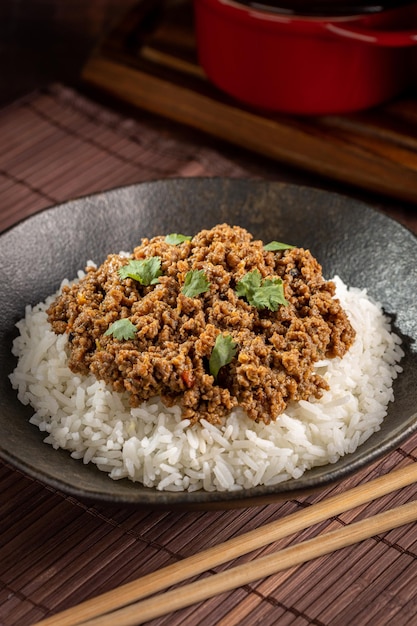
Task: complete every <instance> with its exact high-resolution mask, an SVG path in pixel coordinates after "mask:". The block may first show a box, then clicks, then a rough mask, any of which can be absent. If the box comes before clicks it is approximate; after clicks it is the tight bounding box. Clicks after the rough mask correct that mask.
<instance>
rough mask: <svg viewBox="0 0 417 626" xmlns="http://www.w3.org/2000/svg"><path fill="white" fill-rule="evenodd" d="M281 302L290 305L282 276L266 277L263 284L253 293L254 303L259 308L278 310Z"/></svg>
mask: <svg viewBox="0 0 417 626" xmlns="http://www.w3.org/2000/svg"><path fill="white" fill-rule="evenodd" d="M280 304H283V305H284V306H287V305H288V302H287V300H286V299H285V296H284V285H283V282H282V280H281V278H272V279H269V278H266V279H265V280H264V281H263V282H262V286H261V287H260V288H259V289H257V290H256V291H255V293H254V294H253V305H254V306H256V308H257V309H269V310H270V311H277V310H278V307H279V305H280Z"/></svg>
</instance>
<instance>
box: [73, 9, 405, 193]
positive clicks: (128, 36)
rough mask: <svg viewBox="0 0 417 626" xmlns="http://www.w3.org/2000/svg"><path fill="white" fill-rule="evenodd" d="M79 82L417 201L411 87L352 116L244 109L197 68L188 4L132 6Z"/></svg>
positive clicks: (261, 150) (307, 167)
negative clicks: (306, 114)
mask: <svg viewBox="0 0 417 626" xmlns="http://www.w3.org/2000/svg"><path fill="white" fill-rule="evenodd" d="M213 37H215V33H213ZM83 76H84V79H85V81H87V82H88V83H90V84H92V85H95V86H96V87H98V88H100V89H101V90H103V91H104V92H106V93H110V94H113V95H114V96H116V97H118V98H119V99H120V100H122V101H125V102H129V103H130V104H133V105H134V106H137V107H140V108H143V109H146V110H151V111H154V112H158V113H159V114H160V115H162V116H165V117H167V118H169V119H171V120H175V121H179V122H181V123H183V124H187V125H189V126H191V127H193V128H198V129H199V130H203V131H205V132H207V133H209V134H210V135H213V136H215V137H219V138H222V139H224V140H227V141H229V142H231V143H232V144H235V145H238V146H242V147H244V148H247V149H250V150H253V151H254V152H255V153H258V154H261V155H266V156H268V157H270V158H272V159H275V160H277V161H278V162H280V163H287V164H288V163H289V164H291V165H294V166H296V167H298V168H301V169H303V170H304V171H306V172H314V173H315V174H318V175H320V176H324V177H327V178H329V179H331V180H335V181H339V182H342V183H349V184H352V185H355V186H357V187H358V188H360V189H366V190H370V191H372V192H378V193H383V194H385V195H387V196H391V197H393V198H400V199H402V200H406V201H409V202H413V203H417V97H416V94H415V89H413V88H412V87H411V86H410V91H409V93H408V94H401V95H400V96H399V97H398V98H397V99H396V100H394V101H392V102H389V103H387V104H384V105H381V106H379V107H377V108H375V109H372V110H369V111H365V112H359V113H356V114H349V115H323V116H319V117H308V116H300V117H295V116H290V115H284V114H271V113H268V112H262V111H258V110H255V109H252V108H249V107H247V106H245V105H243V104H241V103H239V102H238V101H236V100H235V99H233V98H231V97H228V96H227V95H226V94H224V93H222V92H221V91H220V90H219V89H217V88H216V87H215V86H214V85H212V84H211V82H210V81H209V80H207V77H206V76H205V74H204V71H203V69H202V68H201V66H200V65H199V64H198V60H197V50H196V42H195V35H194V25H193V13H192V0H165V1H162V2H149V1H147V0H142V1H141V2H138V3H137V5H136V6H135V7H134V8H133V9H132V11H131V12H129V14H128V15H127V17H126V19H125V20H123V21H122V22H121V23H120V24H119V25H118V26H117V27H116V28H115V29H114V30H113V32H112V33H111V34H110V35H108V36H107V37H106V38H105V39H104V40H103V41H102V42H101V44H100V45H99V46H98V47H97V49H96V51H95V53H94V54H93V55H92V56H91V58H90V59H89V61H88V62H87V63H86V66H85V68H84V72H83ZM415 82H416V85H415V87H417V76H416V81H415ZM283 88H284V89H285V86H283Z"/></svg>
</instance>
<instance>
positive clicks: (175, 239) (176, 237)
mask: <svg viewBox="0 0 417 626" xmlns="http://www.w3.org/2000/svg"><path fill="white" fill-rule="evenodd" d="M191 239H192V237H189V236H188V235H181V234H179V233H171V234H170V235H167V236H166V237H165V243H170V244H172V245H173V246H178V245H179V244H180V243H183V242H184V241H191Z"/></svg>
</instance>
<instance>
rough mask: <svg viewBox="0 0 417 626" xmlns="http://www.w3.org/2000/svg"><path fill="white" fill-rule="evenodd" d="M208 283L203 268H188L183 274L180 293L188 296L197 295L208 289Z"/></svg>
mask: <svg viewBox="0 0 417 626" xmlns="http://www.w3.org/2000/svg"><path fill="white" fill-rule="evenodd" d="M209 287H210V283H209V281H208V280H207V277H206V275H205V274H204V272H203V270H190V271H189V272H187V274H186V276H185V281H184V286H183V288H182V289H181V293H183V294H184V296H188V298H193V297H194V296H198V294H200V293H205V292H206V291H208V289H209Z"/></svg>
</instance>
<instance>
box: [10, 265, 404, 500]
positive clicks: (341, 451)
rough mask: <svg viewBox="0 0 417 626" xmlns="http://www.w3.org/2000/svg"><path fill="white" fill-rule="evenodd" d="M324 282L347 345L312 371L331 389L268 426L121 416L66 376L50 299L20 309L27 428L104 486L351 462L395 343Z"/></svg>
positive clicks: (136, 412)
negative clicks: (351, 336) (347, 330)
mask: <svg viewBox="0 0 417 626" xmlns="http://www.w3.org/2000/svg"><path fill="white" fill-rule="evenodd" d="M81 276H82V272H80V274H79V277H81ZM333 280H334V281H335V282H336V289H337V291H336V295H337V297H338V298H339V299H340V301H341V303H342V306H343V307H344V308H345V310H346V312H347V314H348V315H349V318H350V320H351V323H352V325H353V327H354V328H355V330H356V332H357V337H356V340H355V343H354V345H353V346H352V347H351V349H350V350H349V351H348V353H347V354H346V355H345V357H344V358H343V359H332V360H329V361H322V362H320V363H318V364H317V369H318V371H319V372H320V373H321V374H322V375H324V377H325V378H326V379H327V381H328V382H329V384H330V390H329V391H327V392H325V393H324V395H323V397H322V398H321V399H320V400H319V401H317V400H316V401H313V402H306V401H302V402H299V403H297V404H293V405H292V406H290V407H288V409H287V410H286V412H285V413H284V414H282V415H281V416H280V417H279V419H278V420H277V421H276V422H275V423H273V424H269V425H265V424H255V423H254V422H253V421H252V420H250V419H248V418H247V417H246V416H245V415H244V413H243V411H242V410H240V409H237V410H235V411H233V412H232V414H231V415H230V416H229V418H228V419H227V420H226V421H225V423H224V425H223V426H221V427H217V426H213V425H212V424H209V423H208V422H206V421H204V420H203V421H202V422H201V425H196V426H193V427H189V422H188V420H183V419H181V412H180V409H179V407H172V408H167V407H165V406H164V405H163V404H162V402H161V401H160V400H159V399H158V398H155V399H153V400H151V401H149V402H146V403H144V404H143V405H141V406H140V407H139V408H134V409H132V408H130V406H129V402H128V399H127V396H126V395H122V394H119V393H115V392H113V391H111V390H110V388H109V387H108V386H107V385H105V384H104V383H103V382H102V381H98V380H97V379H96V378H95V377H94V376H93V375H89V376H79V375H75V374H73V373H72V372H71V371H70V370H69V368H68V367H67V336H66V335H55V334H54V333H53V332H52V331H51V329H50V326H49V324H48V321H47V316H46V312H45V311H46V309H47V307H48V305H49V304H50V302H51V301H52V300H53V299H54V298H55V295H54V296H51V297H50V298H48V299H47V301H46V302H44V303H41V304H39V305H37V306H35V307H33V308H32V307H30V306H28V307H27V309H26V312H25V318H24V319H23V320H21V321H20V322H19V323H18V324H17V327H18V329H19V332H20V335H19V336H18V337H17V338H16V339H15V341H14V345H13V353H14V354H15V355H16V356H17V357H18V365H17V367H16V369H15V370H14V372H13V373H12V374H11V375H10V380H11V383H12V385H13V387H14V388H15V389H17V392H18V398H19V400H20V401H21V402H22V403H23V404H25V405H27V404H30V405H31V406H32V407H33V409H34V410H35V413H34V415H33V417H32V418H31V419H30V422H31V423H32V424H34V425H36V426H37V427H38V428H39V429H40V430H41V431H42V432H45V433H47V436H46V438H45V440H44V441H45V442H46V443H49V444H50V445H52V446H53V447H54V448H64V449H65V450H68V451H70V453H71V456H72V457H74V458H76V459H82V461H83V462H84V463H95V464H96V465H97V467H98V468H99V469H100V470H102V471H103V472H107V473H108V475H109V476H110V478H113V479H120V478H128V479H130V480H132V481H138V482H140V483H142V484H143V485H145V486H147V487H155V488H156V489H159V490H169V491H183V490H186V491H195V490H198V489H203V490H206V491H231V490H239V489H246V488H249V487H254V486H256V485H273V484H276V483H279V482H282V481H285V480H287V479H289V478H298V477H300V476H301V475H302V474H303V473H304V472H305V471H306V470H308V469H310V468H312V467H314V466H317V465H324V464H327V463H334V462H336V461H337V460H338V459H339V458H340V457H341V456H343V455H345V454H348V453H350V452H353V451H354V450H355V449H356V448H357V447H358V446H360V445H361V444H362V443H363V442H364V441H366V440H367V439H368V437H370V436H371V435H372V434H373V433H374V432H375V431H377V430H378V429H379V428H380V426H381V423H382V421H383V419H384V417H385V415H386V412H387V406H388V403H389V402H392V401H393V400H394V397H393V391H392V383H393V380H394V379H395V378H396V377H397V375H398V373H399V372H401V367H400V366H399V365H398V363H399V361H400V359H401V357H402V356H403V351H402V349H401V347H400V339H399V338H398V337H397V336H396V335H395V334H393V333H392V332H391V330H390V325H389V323H388V320H387V319H386V318H385V316H384V314H383V312H382V309H381V306H380V305H379V304H378V303H375V302H373V301H371V299H370V298H369V297H368V295H367V293H366V291H365V290H364V291H361V290H358V289H354V288H351V289H348V288H347V287H346V286H345V285H344V283H343V282H342V281H341V280H340V278H338V277H335V278H334V279H333ZM64 283H65V284H68V281H64ZM64 283H63V284H64Z"/></svg>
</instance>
